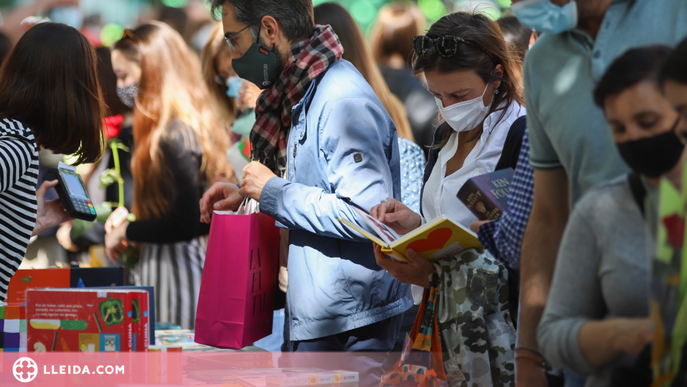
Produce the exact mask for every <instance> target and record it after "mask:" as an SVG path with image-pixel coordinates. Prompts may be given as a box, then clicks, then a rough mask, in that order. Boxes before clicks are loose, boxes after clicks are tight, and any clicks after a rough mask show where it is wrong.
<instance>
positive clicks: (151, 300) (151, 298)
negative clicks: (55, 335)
mask: <svg viewBox="0 0 687 387" xmlns="http://www.w3.org/2000/svg"><path fill="white" fill-rule="evenodd" d="M89 289H112V287H111V286H107V287H89ZM116 289H122V290H145V291H146V292H148V309H147V312H145V311H143V312H142V313H143V314H144V316H143V317H146V318H147V320H148V321H147V324H148V333H147V334H146V336H147V338H148V343H149V345H155V323H156V319H155V287H154V286H117V287H116Z"/></svg>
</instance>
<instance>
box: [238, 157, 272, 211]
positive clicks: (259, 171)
mask: <svg viewBox="0 0 687 387" xmlns="http://www.w3.org/2000/svg"><path fill="white" fill-rule="evenodd" d="M273 177H277V175H275V174H274V173H273V172H272V171H271V170H270V169H269V168H267V167H266V166H264V165H262V164H260V163H259V162H257V161H252V162H251V163H250V164H248V165H246V167H245V168H243V180H242V181H241V190H240V191H239V194H240V195H241V196H247V197H249V198H251V199H254V200H256V201H258V202H259V201H260V195H262V189H263V188H265V184H267V182H268V181H269V180H270V179H271V178H273Z"/></svg>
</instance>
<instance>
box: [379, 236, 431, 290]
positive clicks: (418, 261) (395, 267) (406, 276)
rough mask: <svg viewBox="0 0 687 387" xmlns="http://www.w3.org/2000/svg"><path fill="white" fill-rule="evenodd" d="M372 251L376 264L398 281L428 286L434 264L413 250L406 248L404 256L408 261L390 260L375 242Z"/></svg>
mask: <svg viewBox="0 0 687 387" xmlns="http://www.w3.org/2000/svg"><path fill="white" fill-rule="evenodd" d="M374 253H375V259H376V260H377V264H378V265H379V266H381V267H382V269H384V270H386V271H387V273H389V274H391V275H392V276H393V277H394V278H396V279H397V280H398V281H399V282H403V283H406V284H413V285H417V286H421V287H423V288H428V287H429V276H430V275H432V273H433V272H434V266H432V264H431V263H429V262H427V261H425V260H424V259H422V258H421V257H420V256H419V255H417V253H416V252H415V251H413V250H410V249H408V250H406V258H408V260H409V261H410V262H408V263H403V262H397V261H392V260H390V259H389V258H387V257H386V255H385V254H384V253H383V252H382V248H381V247H379V245H377V244H375V245H374Z"/></svg>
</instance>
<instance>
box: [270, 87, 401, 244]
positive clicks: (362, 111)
mask: <svg viewBox="0 0 687 387" xmlns="http://www.w3.org/2000/svg"><path fill="white" fill-rule="evenodd" d="M317 133H318V137H319V138H318V139H317V144H318V146H319V149H318V150H319V155H320V156H319V163H318V165H298V166H297V167H296V172H295V173H294V176H290V179H289V180H292V181H289V180H285V179H281V178H272V179H270V180H269V181H268V182H267V184H266V185H265V187H264V188H263V191H262V195H261V197H260V211H261V212H263V213H265V214H267V215H269V216H271V217H273V218H274V219H276V220H277V221H278V222H279V223H281V224H282V225H284V226H285V227H287V228H289V229H303V230H307V231H310V232H312V233H316V234H317V235H321V236H328V237H333V238H341V239H348V240H353V241H358V242H367V241H368V240H367V238H365V237H363V236H362V235H360V234H358V233H357V232H355V231H353V230H351V229H350V228H349V227H348V226H346V225H344V224H343V223H341V222H339V220H338V218H342V219H346V220H349V221H351V222H353V223H356V224H358V225H360V226H361V227H364V228H367V226H366V225H365V224H364V222H363V221H362V220H361V219H359V217H358V215H357V213H356V211H355V210H354V209H353V207H352V206H351V204H349V203H353V204H355V205H357V206H358V207H360V208H362V209H364V210H365V211H368V212H369V211H370V210H371V209H372V207H374V206H375V205H377V204H379V203H380V202H381V200H382V199H386V198H387V197H394V198H399V199H400V192H399V191H400V189H398V188H395V185H398V180H399V178H400V177H399V176H396V178H395V179H394V178H393V175H392V168H391V167H390V163H391V164H393V163H395V164H396V165H395V168H393V170H394V173H396V174H398V168H399V166H398V143H397V139H396V129H395V127H394V126H393V122H392V121H391V119H389V118H388V115H387V114H386V113H385V112H384V111H383V110H382V109H380V107H379V106H378V105H377V104H375V103H374V102H373V101H371V100H369V99H366V98H343V99H338V100H334V101H330V102H328V103H327V104H325V106H324V108H323V110H322V115H321V116H320V118H319V125H318V129H317ZM295 162H296V164H298V160H296V161H295ZM313 168H320V170H321V171H324V173H325V175H326V177H327V182H324V184H325V185H328V186H329V187H327V188H321V187H314V186H307V185H304V184H300V183H298V180H299V176H298V175H299V174H303V173H308V172H309V171H311V172H312V171H313ZM288 173H292V171H289V172H288ZM318 173H321V172H319V171H318Z"/></svg>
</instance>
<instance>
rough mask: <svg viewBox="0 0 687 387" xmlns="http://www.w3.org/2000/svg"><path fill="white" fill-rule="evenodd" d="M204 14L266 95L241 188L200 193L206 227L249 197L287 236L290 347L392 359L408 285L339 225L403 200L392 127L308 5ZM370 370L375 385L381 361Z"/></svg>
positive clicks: (228, 8)
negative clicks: (218, 25) (217, 23)
mask: <svg viewBox="0 0 687 387" xmlns="http://www.w3.org/2000/svg"><path fill="white" fill-rule="evenodd" d="M212 6H213V12H214V13H215V15H217V14H218V13H219V11H220V10H221V17H222V23H223V26H224V32H225V39H226V41H227V43H228V44H229V46H230V47H231V48H232V49H233V52H234V60H233V67H234V70H235V71H236V73H237V74H238V75H239V76H240V77H242V78H244V79H247V80H249V81H251V82H253V83H255V84H256V85H258V86H259V87H261V88H263V89H265V91H264V92H263V93H262V95H261V96H260V99H259V100H258V106H257V108H256V115H257V121H256V124H255V126H254V127H253V130H252V132H251V143H252V144H253V154H254V157H253V159H254V160H257V161H254V162H252V163H250V164H249V165H248V166H247V167H246V168H245V169H244V177H243V181H242V182H241V187H240V190H239V188H238V187H237V186H235V185H231V184H223V183H218V184H215V185H214V186H213V187H212V188H210V190H208V192H206V194H205V195H204V196H203V199H202V200H201V213H202V217H203V220H204V221H209V218H210V214H211V212H212V210H213V209H214V210H219V209H235V208H236V207H237V206H238V204H239V203H240V202H241V200H242V198H243V197H250V198H253V199H255V200H259V201H260V210H261V212H263V213H265V214H267V215H269V216H271V217H273V218H275V219H276V220H277V222H278V225H281V227H284V228H286V229H288V230H290V238H289V249H288V251H289V254H288V274H289V277H288V292H287V309H288V318H287V321H286V324H287V328H288V329H289V331H290V332H289V337H287V338H286V340H288V341H290V342H291V344H292V348H293V350H294V351H296V352H300V351H330V352H331V351H366V352H370V351H381V352H388V351H390V350H391V349H392V347H393V343H394V341H395V340H396V336H397V335H398V332H399V329H400V324H401V314H402V313H403V312H404V311H405V310H407V309H409V308H410V307H411V306H412V297H411V295H410V289H409V288H408V286H406V285H404V284H401V283H399V282H397V281H396V280H395V279H394V278H393V277H391V276H390V275H389V274H388V273H386V272H385V271H384V270H381V268H380V267H378V266H377V265H376V263H375V258H374V255H373V252H372V245H371V243H370V242H369V241H368V240H367V239H366V238H364V237H363V236H361V235H360V234H358V233H357V232H355V231H353V230H351V229H350V228H348V227H346V226H345V225H344V224H343V223H341V222H340V221H339V220H338V219H339V218H341V219H347V220H349V221H351V222H354V223H357V224H359V225H361V226H363V227H364V222H363V221H362V220H361V219H360V218H359V217H358V216H357V215H356V211H355V210H354V206H357V207H360V208H362V209H364V210H366V211H369V210H370V209H371V208H372V207H373V206H375V205H377V204H379V203H380V202H381V201H382V200H384V199H385V198H387V197H393V198H396V199H400V192H401V191H400V175H399V168H400V167H399V151H398V145H397V137H396V128H395V126H394V123H393V121H392V120H391V118H390V117H389V115H388V114H387V112H386V111H385V110H384V107H383V106H382V104H381V103H380V101H379V100H378V98H377V96H376V95H375V93H374V91H373V90H372V88H371V87H370V86H369V85H368V84H367V82H366V81H365V79H364V78H363V77H362V75H360V73H359V72H358V71H357V70H356V69H355V68H354V67H353V66H352V65H351V64H350V63H349V62H347V61H345V60H342V59H341V55H342V53H343V48H342V47H341V45H340V43H339V40H338V38H337V36H336V34H335V33H334V32H333V31H332V30H331V28H330V27H324V26H315V25H314V23H313V19H312V14H313V11H312V1H311V0H214V1H213V3H212ZM369 368H370V370H369V372H368V373H369V374H371V375H372V376H374V377H375V378H376V380H377V382H378V381H379V376H380V375H381V373H382V370H381V368H380V367H379V364H376V365H375V364H370V365H369ZM372 369H374V370H372ZM360 371H362V374H361V377H364V375H363V374H365V373H366V372H367V371H365V370H360ZM369 381H372V379H368V382H369ZM361 383H363V381H362V379H361ZM363 384H364V383H363ZM365 385H367V384H365Z"/></svg>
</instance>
